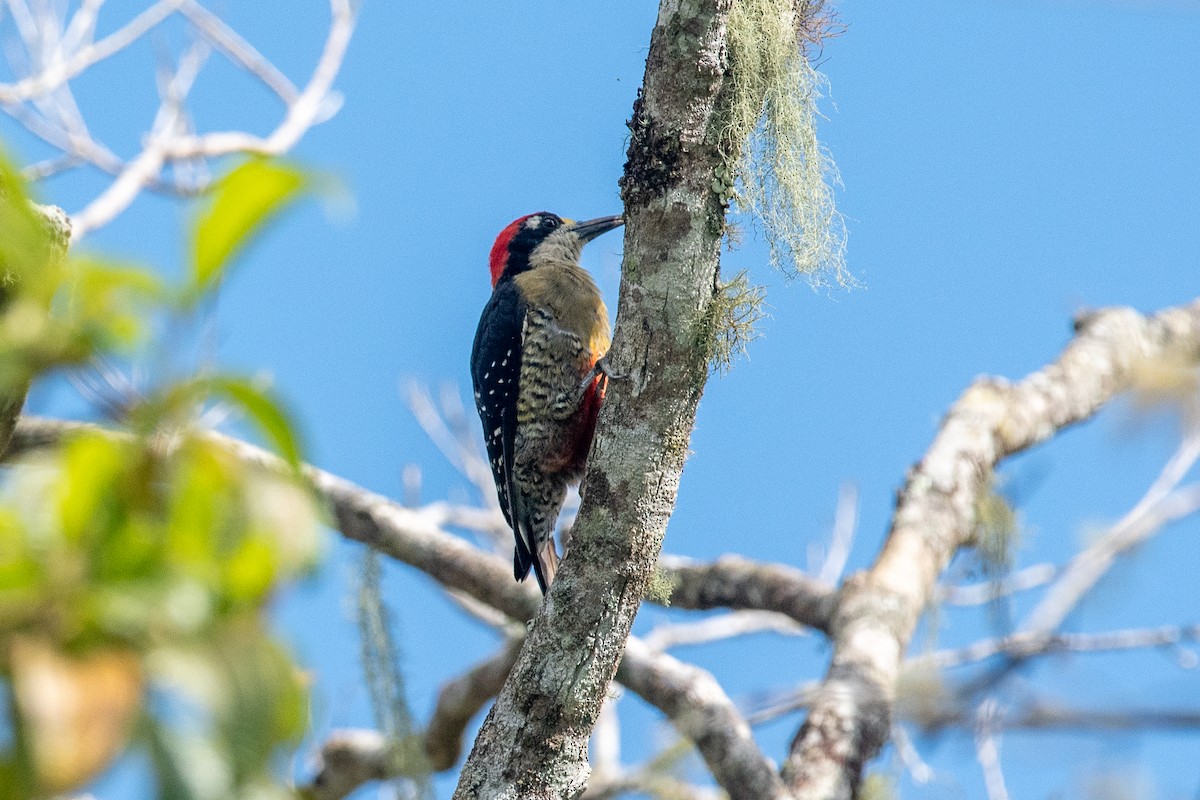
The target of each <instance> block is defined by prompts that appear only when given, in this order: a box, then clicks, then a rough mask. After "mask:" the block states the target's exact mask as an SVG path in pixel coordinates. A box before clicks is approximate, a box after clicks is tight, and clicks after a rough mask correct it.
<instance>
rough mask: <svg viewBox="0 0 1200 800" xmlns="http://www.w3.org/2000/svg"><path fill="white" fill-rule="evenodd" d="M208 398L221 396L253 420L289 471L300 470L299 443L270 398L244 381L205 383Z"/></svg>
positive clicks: (283, 415)
mask: <svg viewBox="0 0 1200 800" xmlns="http://www.w3.org/2000/svg"><path fill="white" fill-rule="evenodd" d="M204 383H205V384H206V385H207V387H208V393H209V394H210V395H223V396H224V397H226V398H228V399H229V400H232V401H233V402H234V403H236V404H237V405H238V406H240V407H241V408H242V410H243V411H245V412H246V413H247V414H249V415H250V418H251V419H252V420H254V422H255V424H256V425H258V427H259V429H260V430H261V431H262V432H263V434H264V435H266V437H267V438H268V439H270V440H271V443H272V444H274V445H275V448H276V449H277V450H278V451H279V455H280V456H282V457H283V460H284V461H286V462H287V463H288V464H289V465H290V466H291V467H293V468H299V466H300V442H299V439H298V438H297V436H296V432H295V431H294V430H293V429H292V423H291V422H290V421H289V420H288V417H287V414H285V413H284V411H283V408H282V407H281V406H280V405H279V403H278V402H277V401H276V400H275V398H273V397H272V396H271V395H270V394H268V393H267V392H265V391H264V390H262V389H261V388H259V387H258V386H256V385H255V384H254V383H253V382H252V381H249V380H247V379H245V378H231V377H215V378H208V379H206V380H205V381H204Z"/></svg>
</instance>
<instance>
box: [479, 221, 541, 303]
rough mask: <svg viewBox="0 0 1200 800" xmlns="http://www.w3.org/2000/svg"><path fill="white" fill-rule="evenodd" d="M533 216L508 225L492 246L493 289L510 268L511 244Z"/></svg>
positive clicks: (490, 262) (490, 261)
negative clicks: (506, 268) (509, 254)
mask: <svg viewBox="0 0 1200 800" xmlns="http://www.w3.org/2000/svg"><path fill="white" fill-rule="evenodd" d="M532 216H534V215H533V214H526V215H525V216H523V217H519V218H517V219H514V220H513V221H512V222H510V223H508V225H507V226H505V228H504V230H502V231H500V235H499V236H497V237H496V241H495V243H493V244H492V252H491V254H490V255H489V256H488V266H489V267H490V268H491V270H492V286H493V287H494V286H495V285H496V284H497V283H498V282H499V281H500V276H501V275H503V274H504V268H505V267H506V266H508V246H509V244H511V243H512V240H513V237H514V236H516V235H517V233H518V232H519V231H520V230H521V226H522V225H523V224H524V223H525V220H527V219H529V218H530V217H532Z"/></svg>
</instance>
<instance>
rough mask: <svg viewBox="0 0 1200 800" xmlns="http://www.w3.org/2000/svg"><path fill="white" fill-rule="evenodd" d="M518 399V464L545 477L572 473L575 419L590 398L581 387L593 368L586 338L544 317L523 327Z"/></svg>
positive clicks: (536, 313)
mask: <svg viewBox="0 0 1200 800" xmlns="http://www.w3.org/2000/svg"><path fill="white" fill-rule="evenodd" d="M524 333H525V335H524V342H523V345H522V360H521V376H520V383H519V387H520V388H519V394H518V396H517V437H516V438H517V447H516V451H517V454H518V460H519V461H522V462H524V464H523V466H529V467H533V466H535V465H536V466H537V468H538V469H541V470H544V471H547V472H561V471H563V470H565V469H570V468H571V467H572V465H573V462H575V461H576V460H577V459H576V454H575V453H574V449H575V448H574V445H575V442H576V440H577V439H578V436H577V431H576V428H577V427H578V425H579V423H580V420H579V414H578V413H577V412H578V411H579V409H580V404H581V402H582V401H583V399H584V397H585V396H586V394H587V387H584V386H583V381H584V379H585V378H586V377H587V375H588V373H589V372H590V371H591V369H592V366H593V365H594V364H595V360H596V359H595V356H594V355H593V354H592V353H591V352H590V351H589V349H588V347H587V344H586V343H585V342H584V340H583V338H582V337H581V336H579V335H577V334H575V333H572V332H571V331H568V330H564V329H563V328H562V327H560V326H559V325H557V324H556V323H555V321H554V319H553V318H552V317H551V316H550V315H549V314H547V313H545V312H544V311H540V310H532V311H530V312H529V313H528V315H527V317H526V321H525V332H524Z"/></svg>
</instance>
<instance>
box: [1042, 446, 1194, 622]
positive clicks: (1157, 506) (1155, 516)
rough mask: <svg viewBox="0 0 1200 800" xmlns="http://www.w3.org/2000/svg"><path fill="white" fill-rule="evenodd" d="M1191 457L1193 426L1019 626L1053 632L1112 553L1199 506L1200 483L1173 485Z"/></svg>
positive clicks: (1105, 567) (1109, 561)
mask: <svg viewBox="0 0 1200 800" xmlns="http://www.w3.org/2000/svg"><path fill="white" fill-rule="evenodd" d="M1197 459H1200V426H1197V425H1193V426H1192V428H1191V430H1190V431H1189V432H1188V434H1187V435H1186V436H1185V437H1184V440H1183V442H1182V443H1181V444H1180V446H1179V450H1178V451H1177V452H1176V453H1175V455H1174V456H1172V457H1171V460H1170V461H1169V462H1167V465H1166V466H1165V467H1164V468H1163V471H1162V473H1161V474H1160V475H1159V476H1158V478H1157V479H1156V480H1155V482H1154V484H1153V485H1152V486H1151V487H1150V489H1149V490H1147V492H1146V494H1145V495H1144V496H1143V497H1142V499H1141V500H1139V501H1138V503H1137V505H1135V506H1134V507H1133V509H1131V510H1130V512H1129V513H1128V514H1126V515H1125V516H1124V517H1123V518H1122V519H1121V521H1120V522H1118V523H1117V524H1115V525H1113V526H1112V528H1110V529H1109V530H1108V531H1106V532H1105V533H1104V534H1103V535H1102V536H1100V537H1099V538H1097V539H1096V541H1095V542H1093V543H1092V544H1091V545H1089V546H1088V547H1087V548H1085V549H1084V550H1083V552H1081V553H1079V555H1077V556H1075V557H1074V558H1072V559H1071V561H1070V563H1068V564H1067V566H1066V568H1064V569H1063V571H1062V573H1061V574H1060V575H1059V576H1058V579H1057V580H1056V581H1055V582H1054V584H1053V585H1052V586H1051V587H1050V589H1049V590H1048V591H1047V592H1046V595H1045V597H1043V598H1042V600H1041V602H1039V603H1038V604H1037V606H1036V607H1035V608H1034V609H1033V611H1031V612H1029V615H1028V616H1027V617H1026V618H1025V620H1024V621H1023V622H1022V623H1021V624H1020V626H1019V627H1020V629H1021V630H1022V631H1026V632H1029V633H1033V634H1041V635H1046V634H1048V633H1049V632H1050V631H1053V630H1055V629H1056V628H1058V626H1059V625H1061V624H1062V622H1063V620H1065V619H1066V618H1067V615H1068V614H1070V613H1071V611H1072V610H1073V609H1074V608H1075V607H1076V606H1077V605H1078V604H1079V601H1080V600H1082V599H1083V596H1084V595H1085V594H1087V592H1088V591H1089V590H1090V589H1091V588H1092V587H1093V586H1095V585H1096V582H1097V581H1099V580H1100V578H1101V577H1103V576H1104V574H1105V573H1106V572H1108V570H1109V569H1110V568H1111V567H1112V565H1113V563H1114V562H1115V561H1116V559H1117V556H1119V555H1120V554H1121V553H1124V552H1126V551H1128V550H1129V549H1130V548H1132V547H1135V546H1137V545H1139V544H1141V543H1142V542H1144V541H1146V540H1147V539H1149V538H1150V537H1151V536H1153V535H1154V534H1155V533H1157V532H1158V531H1160V530H1162V528H1163V527H1164V526H1165V525H1167V524H1168V523H1170V522H1173V521H1175V520H1177V519H1180V518H1182V517H1185V516H1188V515H1190V514H1193V513H1195V512H1196V511H1198V510H1200V483H1195V484H1191V485H1189V486H1185V487H1182V488H1176V487H1178V486H1179V482H1180V481H1181V480H1182V479H1183V477H1184V476H1185V475H1186V474H1187V472H1188V470H1190V469H1191V468H1192V466H1193V465H1194V464H1195V463H1196V461H1197Z"/></svg>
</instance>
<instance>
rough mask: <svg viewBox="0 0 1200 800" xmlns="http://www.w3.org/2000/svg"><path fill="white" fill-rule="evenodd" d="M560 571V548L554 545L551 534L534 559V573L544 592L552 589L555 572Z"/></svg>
mask: <svg viewBox="0 0 1200 800" xmlns="http://www.w3.org/2000/svg"><path fill="white" fill-rule="evenodd" d="M556 572H558V550H557V549H555V547H554V537H553V536H551V537H550V538H549V539H547V540H546V542H545V544H543V545H542V546H541V547H540V548H539V549H538V552H537V557H536V558H534V560H533V574H534V577H536V578H537V582H538V587H539V588H541V590H542V594H543V595H544V594H545V593H546V592H548V591H549V590H550V584H551V583H553V582H554V573H556Z"/></svg>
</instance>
